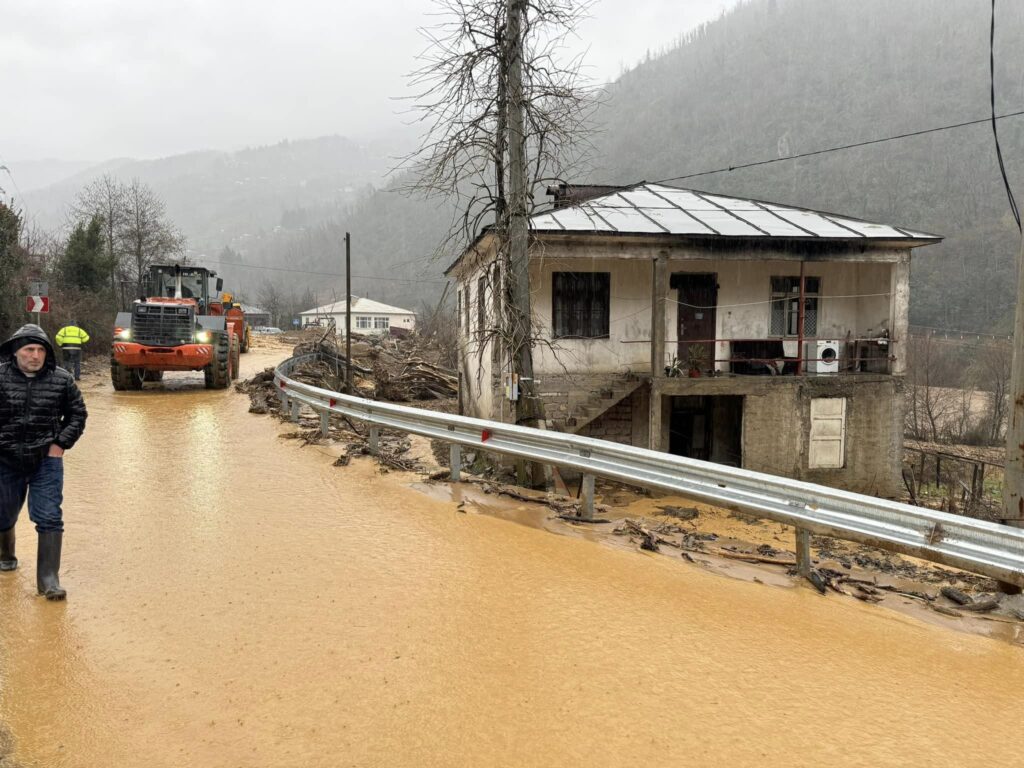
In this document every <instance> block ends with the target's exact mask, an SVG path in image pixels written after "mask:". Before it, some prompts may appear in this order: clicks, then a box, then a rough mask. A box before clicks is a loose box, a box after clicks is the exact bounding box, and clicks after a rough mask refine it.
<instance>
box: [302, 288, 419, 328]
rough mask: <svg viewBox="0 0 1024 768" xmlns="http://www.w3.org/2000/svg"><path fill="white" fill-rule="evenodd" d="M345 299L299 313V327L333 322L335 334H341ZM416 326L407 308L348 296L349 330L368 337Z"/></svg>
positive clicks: (343, 325)
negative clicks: (350, 327) (349, 305)
mask: <svg viewBox="0 0 1024 768" xmlns="http://www.w3.org/2000/svg"><path fill="white" fill-rule="evenodd" d="M346 311H347V302H345V301H336V302H334V303H332V304H324V305H323V306H322V307H314V308H313V309H307V310H306V311H305V312H300V313H299V317H301V318H302V325H303V327H306V326H309V325H320V326H326V325H332V324H333V325H334V327H335V328H336V329H337V333H338V335H344V334H345V313H346ZM415 328H416V313H415V312H413V311H412V310H411V309H402V308H401V307H392V306H390V305H388V304H382V303H381V302H379V301H374V300H373V299H368V298H365V297H362V296H353V297H352V332H353V333H359V334H363V335H369V336H374V335H375V336H386V335H388V334H389V333H391V329H397V330H398V332H400V333H401V332H409V331H413V330H415Z"/></svg>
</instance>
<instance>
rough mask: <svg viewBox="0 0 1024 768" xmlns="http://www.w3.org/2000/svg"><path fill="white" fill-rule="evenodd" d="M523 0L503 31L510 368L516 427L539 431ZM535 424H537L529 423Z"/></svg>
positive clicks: (513, 2) (514, 2)
mask: <svg viewBox="0 0 1024 768" xmlns="http://www.w3.org/2000/svg"><path fill="white" fill-rule="evenodd" d="M524 4H525V3H524V0H508V20H507V23H506V27H505V30H506V32H505V39H506V44H507V46H508V48H507V51H508V53H507V58H506V64H507V70H506V76H507V78H508V91H507V99H508V135H509V141H508V193H509V194H508V217H509V227H508V229H509V231H508V248H509V267H510V269H511V271H512V275H511V280H510V292H511V307H510V310H511V312H510V315H511V317H510V321H511V325H512V327H511V329H510V330H511V333H512V345H511V346H512V349H511V353H512V368H513V370H514V372H515V373H516V374H518V376H519V400H518V401H517V403H516V422H517V423H519V424H523V423H527V424H528V426H536V420H537V418H538V416H539V413H538V405H539V404H538V402H537V388H536V386H535V383H534V380H533V349H532V345H531V343H530V342H531V336H532V333H531V331H532V329H531V325H530V321H531V317H532V313H531V308H530V268H529V254H528V246H529V242H528V237H529V230H528V226H529V225H528V222H527V218H526V217H527V208H528V206H527V195H528V190H527V189H526V158H525V154H526V146H525V145H526V142H525V138H524V135H523V133H524V131H523V34H522V14H523V6H524ZM530 422H533V423H530Z"/></svg>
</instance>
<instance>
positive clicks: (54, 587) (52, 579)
mask: <svg viewBox="0 0 1024 768" xmlns="http://www.w3.org/2000/svg"><path fill="white" fill-rule="evenodd" d="M63 538H64V534H63V533H61V532H60V531H49V532H47V533H40V534H39V555H38V558H37V559H36V586H37V587H38V589H39V594H40V595H43V596H44V597H45V598H46V599H47V600H63V599H64V598H65V597H67V596H68V593H67V592H65V591H64V590H63V589H61V586H60V579H59V578H58V573H59V572H60V545H61V539H63Z"/></svg>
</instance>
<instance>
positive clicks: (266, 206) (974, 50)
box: [26, 0, 1024, 330]
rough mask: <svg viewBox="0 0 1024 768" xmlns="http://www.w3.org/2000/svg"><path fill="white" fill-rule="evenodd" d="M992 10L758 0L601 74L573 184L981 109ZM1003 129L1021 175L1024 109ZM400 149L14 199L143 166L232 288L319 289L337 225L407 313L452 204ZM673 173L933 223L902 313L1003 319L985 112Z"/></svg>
mask: <svg viewBox="0 0 1024 768" xmlns="http://www.w3.org/2000/svg"><path fill="white" fill-rule="evenodd" d="M999 22H1000V23H999V27H998V29H997V37H996V53H997V73H996V78H997V103H998V104H999V111H1000V112H1010V111H1015V110H1018V109H1021V108H1024V96H1022V95H1021V93H1022V88H1021V86H1022V84H1024V66H1022V65H1024V5H1022V4H1009V3H1003V4H1001V5H1000V12H999ZM988 24H989V16H988V7H987V4H979V3H978V2H976V0H941V1H940V0H901V2H898V3H894V2H891V0H858V2H856V3H853V2H841V1H840V0H751V1H750V2H748V3H745V4H741V5H739V6H736V7H735V8H733V10H731V11H729V12H728V13H726V14H725V15H724V16H722V17H721V18H719V19H717V20H715V21H712V22H709V23H708V24H706V25H705V26H703V27H701V28H700V29H698V30H697V31H695V32H693V33H692V34H690V35H689V36H688V37H687V38H686V39H684V40H681V41H680V42H679V44H678V45H676V46H675V47H673V48H672V49H671V50H669V51H667V52H666V53H663V54H662V55H652V56H651V57H650V58H648V59H647V60H645V61H644V62H643V63H641V64H639V65H638V66H636V67H634V68H632V69H631V70H629V71H627V72H625V73H624V74H623V75H622V76H621V77H619V78H618V79H617V80H616V82H614V83H613V84H612V85H611V86H609V87H608V89H607V92H606V94H605V97H604V104H603V106H602V107H601V108H600V110H599V111H598V113H597V115H596V119H595V125H594V131H593V133H592V141H593V144H594V147H595V150H596V151H595V153H594V162H593V165H592V166H591V167H590V168H588V169H585V170H583V171H581V174H580V177H579V178H578V180H579V181H593V182H610V183H631V182H635V181H639V180H641V179H646V180H657V179H666V178H669V177H676V176H686V175H689V174H692V173H697V172H701V171H706V170H713V169H719V168H724V167H729V166H736V165H741V164H744V163H748V162H756V161H763V160H771V159H776V158H782V157H785V156H789V155H793V154H799V153H804V152H811V151H817V150H822V149H827V148H831V147H836V146H839V145H843V144H849V143H857V142H861V141H865V140H871V139H876V138H881V137H885V136H891V135H894V134H899V133H904V132H913V131H918V130H921V129H927V128H932V127H936V126H942V125H947V124H952V123H958V122H962V121H967V120H973V119H979V118H985V117H986V116H987V115H988V111H989V102H988V98H989V96H988V87H989V85H988V83H989V79H988V52H989V51H988ZM999 131H1000V138H1001V141H1002V148H1003V154H1004V157H1005V158H1006V160H1007V166H1008V173H1009V178H1010V180H1011V183H1014V184H1016V183H1018V182H1019V181H1020V180H1022V179H1024V118H1022V117H1012V118H1007V119H1004V120H1001V121H1000V126H999ZM414 143H415V140H414V136H413V135H412V134H411V133H410V132H406V133H404V134H403V133H396V134H392V135H390V136H389V137H387V138H381V139H375V140H373V141H355V140H349V139H346V138H343V137H338V136H334V137H325V138H319V139H308V140H293V141H289V142H281V143H277V144H272V145H268V146H263V147H257V148H252V149H248V150H243V151H240V152H196V153H191V154H186V155H177V156H173V157H168V158H165V159H163V160H154V161H112V162H111V163H108V164H105V165H103V166H99V167H92V168H89V169H88V170H87V171H84V172H80V173H78V175H74V176H71V177H69V178H65V179H63V180H62V181H60V182H59V183H57V184H55V185H50V186H48V187H45V188H43V189H36V190H35V191H32V192H29V193H27V194H26V202H27V206H26V207H27V210H28V212H29V214H30V215H31V216H34V217H36V218H37V219H38V220H39V221H45V222H47V223H49V222H54V221H58V220H59V218H60V215H61V213H60V212H61V210H62V207H63V206H64V205H65V204H66V202H67V201H68V200H69V199H70V197H71V196H73V194H74V192H75V190H76V189H77V188H78V187H79V186H80V185H81V184H82V183H83V182H84V181H86V180H88V179H89V178H92V177H95V176H96V175H97V174H98V173H100V172H103V171H110V172H112V173H115V174H116V175H117V176H119V177H122V178H130V177H132V176H138V177H139V178H141V179H143V180H144V181H146V182H147V183H149V184H150V185H151V186H152V187H153V188H154V189H155V190H156V191H157V192H158V193H159V194H160V195H162V196H163V197H164V199H165V200H166V201H167V206H168V214H169V215H170V217H171V218H172V219H173V220H174V221H175V222H176V223H177V224H178V225H179V226H180V228H181V229H182V231H183V232H184V233H185V234H186V235H187V237H188V239H189V246H190V251H191V255H192V256H195V257H199V256H200V255H204V256H205V258H207V259H210V260H217V259H219V260H221V261H224V262H228V261H231V262H233V263H238V262H244V263H245V264H246V265H247V267H245V268H241V267H229V266H224V267H223V268H222V270H223V272H224V273H226V274H227V275H229V276H230V278H231V279H232V280H234V281H235V282H236V283H237V284H238V286H239V287H240V288H241V289H242V290H243V291H250V292H252V291H255V289H256V286H258V284H259V283H260V281H262V280H264V279H267V278H268V277H269V276H273V277H274V278H275V279H279V280H284V281H286V282H291V283H292V284H294V285H295V286H296V288H297V289H298V290H301V289H302V288H303V287H305V286H310V287H312V288H313V289H314V291H315V292H316V293H317V296H318V299H319V298H323V299H324V300H325V301H326V300H330V299H331V298H332V297H333V295H336V294H337V293H338V290H339V287H340V286H341V282H340V281H339V280H336V279H333V278H331V277H330V276H327V275H310V274H306V273H309V272H326V273H337V272H339V271H340V267H341V264H342V261H341V257H342V253H341V249H342V245H341V237H342V235H343V233H344V232H345V231H346V230H348V231H351V232H352V233H353V244H354V250H353V262H354V265H356V266H354V269H353V271H354V272H355V273H356V274H359V275H366V276H371V277H382V278H383V277H388V278H401V279H402V280H405V281H408V282H396V281H384V280H367V279H363V278H359V279H357V280H356V281H355V286H356V289H357V292H360V293H365V292H369V293H371V294H372V295H373V296H374V297H375V298H378V299H381V300H383V301H388V302H390V303H397V304H400V305H401V304H404V305H407V306H413V307H418V306H419V303H420V302H421V301H431V300H436V298H437V297H438V296H439V295H440V292H441V290H442V289H443V280H442V278H441V270H442V268H443V266H445V265H444V264H443V263H442V261H441V260H434V261H432V260H431V254H432V253H433V251H434V249H435V247H436V245H437V243H438V242H439V241H440V240H441V238H442V237H443V234H444V231H445V229H446V226H447V224H448V222H449V221H450V220H451V216H452V213H453V212H452V210H451V209H445V208H444V207H443V206H442V207H440V208H439V207H438V206H437V205H436V204H433V203H424V202H423V201H420V200H415V199H409V198H406V197H403V196H402V195H400V194H398V193H397V192H395V191H393V186H394V185H395V184H396V182H397V181H399V179H397V178H396V177H394V176H388V175H387V171H388V170H389V169H390V168H392V167H393V166H394V165H395V159H394V158H395V157H397V156H400V155H402V154H403V153H404V152H406V151H408V150H409V149H410V148H411V147H412V146H414ZM70 170H79V169H76V168H71V169H70ZM54 172H56V171H54ZM39 174H40V178H42V177H44V176H45V173H44V169H42V168H40V169H39ZM673 183H676V184H678V185H680V186H684V187H686V186H689V187H693V188H697V189H705V190H709V191H717V192H722V193H727V194H734V195H740V196H749V197H755V198H759V199H766V200H772V201H777V202H780V203H788V204H794V205H801V206H806V207H809V208H817V209H822V210H831V211H836V212H840V213H844V214H848V215H851V216H858V217H863V218H867V219H874V220H879V221H884V222H891V223H894V224H897V225H901V226H906V227H911V228H916V229H920V230H924V231H929V232H935V233H937V234H940V235H943V236H945V237H946V238H947V239H946V242H945V243H944V244H943V245H941V246H932V247H929V248H925V249H921V250H919V251H917V252H916V256H915V259H914V267H913V286H912V289H913V293H912V296H913V300H912V310H911V311H912V321H913V322H915V323H919V324H925V325H933V326H940V327H952V328H963V329H967V330H972V329H973V330H990V329H1006V328H1008V326H1009V323H1010V321H1011V319H1012V291H1013V285H1014V280H1013V278H1014V263H1015V258H1016V254H1017V248H1018V245H1019V237H1020V235H1019V233H1018V232H1017V229H1016V226H1015V224H1014V223H1013V220H1012V218H1011V217H1010V212H1009V207H1008V204H1007V200H1006V193H1005V191H1004V188H1003V185H1002V181H1001V179H1000V176H999V171H998V167H997V165H996V159H995V151H994V145H993V141H992V131H991V126H989V125H987V124H980V125H974V126H970V127H965V128H959V129H955V130H948V131H941V132H935V133H929V134H926V135H922V136H918V137H914V138H908V139H904V140H900V141H893V142H886V143H878V144H873V145H871V146H866V147H861V148H858V149H848V150H843V151H836V152H830V153H825V154H820V155H816V156H814V157H809V158H805V159H800V160H790V161H785V162H775V163H772V164H767V165H761V166H758V167H755V168H750V169H745V170H735V171H731V172H727V173H717V174H710V175H704V176H699V177H696V178H689V179H679V180H677V181H675V182H673ZM1022 194H1024V193H1022ZM225 248H229V249H231V250H230V251H225V250H224V249H225ZM225 254H226V255H225ZM211 266H216V265H213V264H212V265H211ZM259 266H264V267H275V268H280V269H289V270H293V271H295V272H293V273H288V272H268V271H265V270H258V269H255V267H259ZM296 270H297V271H296ZM420 280H422V281H429V282H412V281H420Z"/></svg>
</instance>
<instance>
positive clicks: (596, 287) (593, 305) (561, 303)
mask: <svg viewBox="0 0 1024 768" xmlns="http://www.w3.org/2000/svg"><path fill="white" fill-rule="evenodd" d="M610 285H611V273H610V272H555V273H553V275H552V283H551V297H552V311H551V319H552V325H553V327H554V336H555V338H556V339H566V338H578V339H579V338H582V339H607V338H608V316H609V287H610Z"/></svg>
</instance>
